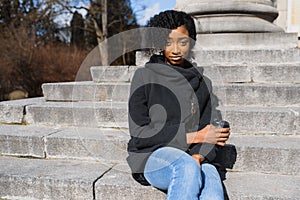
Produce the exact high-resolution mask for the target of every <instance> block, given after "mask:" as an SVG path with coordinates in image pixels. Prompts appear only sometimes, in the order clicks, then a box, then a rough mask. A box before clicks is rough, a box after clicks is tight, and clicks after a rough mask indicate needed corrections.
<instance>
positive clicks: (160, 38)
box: [146, 10, 197, 49]
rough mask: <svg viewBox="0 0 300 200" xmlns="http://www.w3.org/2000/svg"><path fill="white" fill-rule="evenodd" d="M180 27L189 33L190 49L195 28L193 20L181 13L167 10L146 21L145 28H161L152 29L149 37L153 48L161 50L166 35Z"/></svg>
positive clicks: (194, 35) (194, 36)
mask: <svg viewBox="0 0 300 200" xmlns="http://www.w3.org/2000/svg"><path fill="white" fill-rule="evenodd" d="M180 26H185V28H186V29H187V30H188V32H189V37H190V42H191V49H192V48H193V47H194V45H195V42H196V36H197V33H196V27H195V23H194V20H193V18H192V17H191V16H190V15H189V14H187V13H185V12H182V11H175V10H167V11H163V12H160V13H159V14H157V15H154V16H153V17H152V18H150V20H149V21H148V23H147V25H146V27H153V28H161V29H154V30H153V31H150V32H151V36H149V37H150V38H148V39H150V40H151V42H152V45H153V47H154V48H156V49H157V48H159V49H163V47H164V45H165V42H166V41H167V38H168V35H169V34H170V32H171V31H172V30H173V29H177V28H178V27H180Z"/></svg>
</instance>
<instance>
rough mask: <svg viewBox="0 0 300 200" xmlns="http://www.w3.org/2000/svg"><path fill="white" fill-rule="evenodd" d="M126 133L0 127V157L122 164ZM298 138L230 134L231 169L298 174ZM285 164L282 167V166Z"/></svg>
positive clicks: (299, 138)
mask: <svg viewBox="0 0 300 200" xmlns="http://www.w3.org/2000/svg"><path fill="white" fill-rule="evenodd" d="M128 140H129V133H128V130H125V129H100V128H51V127H40V126H20V125H0V154H2V155H7V156H22V157H26V156H27V157H36V158H47V159H80V160H97V161H110V162H119V161H122V162H126V160H125V159H126V157H127V142H128ZM299 142H300V137H299V136H258V135H256V136H251V135H236V134H234V133H232V134H231V138H230V140H229V142H228V143H229V144H234V145H235V146H236V148H237V152H238V157H237V161H236V163H235V165H234V170H238V171H255V172H264V173H277V174H290V175H300V169H299V166H300V159H299V158H298V157H299V156H297V155H299V154H300V146H299ZM282 163H285V165H282Z"/></svg>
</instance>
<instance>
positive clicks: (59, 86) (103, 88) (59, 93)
mask: <svg viewBox="0 0 300 200" xmlns="http://www.w3.org/2000/svg"><path fill="white" fill-rule="evenodd" d="M129 88H130V83H123V82H119V83H118V82H104V83H95V82H92V81H86V82H65V83H46V84H43V85H42V89H43V94H44V97H45V100H47V101H123V102H125V101H128V98H129Z"/></svg>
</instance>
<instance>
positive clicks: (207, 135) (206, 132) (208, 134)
mask: <svg viewBox="0 0 300 200" xmlns="http://www.w3.org/2000/svg"><path fill="white" fill-rule="evenodd" d="M229 135H230V128H216V127H215V126H213V125H207V126H206V127H205V128H203V129H201V130H200V131H197V132H193V133H188V134H187V143H188V144H192V143H203V142H206V143H211V144H217V145H220V146H224V145H225V144H226V141H227V140H228V138H229Z"/></svg>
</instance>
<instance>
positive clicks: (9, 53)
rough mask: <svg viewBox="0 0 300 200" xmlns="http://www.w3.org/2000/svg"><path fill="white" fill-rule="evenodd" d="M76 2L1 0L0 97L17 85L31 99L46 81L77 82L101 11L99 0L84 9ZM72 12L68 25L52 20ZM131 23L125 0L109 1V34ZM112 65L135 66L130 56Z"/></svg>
mask: <svg viewBox="0 0 300 200" xmlns="http://www.w3.org/2000/svg"><path fill="white" fill-rule="evenodd" d="M74 2H77V3H78V2H80V1H78V0H77V1H64V0H22V1H21V0H0V44H1V47H2V48H0V59H1V63H0V70H1V74H0V101H1V100H6V99H7V95H8V93H10V92H12V91H14V90H16V89H22V90H25V91H27V92H28V93H29V97H35V96H41V95H42V91H41V84H43V83H45V82H57V81H74V80H75V76H76V73H77V71H78V69H79V67H80V65H81V64H82V62H83V60H84V59H85V57H86V56H87V54H88V52H89V51H90V50H92V49H93V48H94V47H95V46H97V44H98V43H97V39H98V38H97V37H96V28H97V27H98V28H99V27H102V24H101V17H102V13H101V11H102V10H101V1H100V0H95V1H93V0H90V1H89V3H90V7H87V8H86V7H84V8H83V7H82V8H79V7H76V5H77V4H76V3H74ZM80 9H86V10H87V13H88V15H87V16H81V15H80V14H79V13H77V12H76V10H77V11H79V10H80ZM70 13H71V14H74V18H73V20H74V21H73V23H72V27H65V26H62V25H61V24H56V23H55V19H56V18H57V17H58V16H61V15H63V14H70ZM92 21H94V22H96V24H97V26H95V23H92ZM135 27H137V23H136V20H135V16H134V14H133V13H132V10H131V8H130V1H129V0H112V1H108V26H107V28H108V35H107V36H108V37H109V36H112V35H114V34H117V33H119V32H122V31H124V30H128V29H131V28H135ZM63 30H70V31H71V32H72V37H71V40H70V41H71V44H69V43H65V41H62V40H61V39H60V38H59V36H60V33H61V31H63ZM100 31H101V30H100ZM103 37H105V36H103ZM98 41H99V40H98ZM122 48H126V45H125V46H123V47H122ZM114 64H134V54H128V55H126V56H125V57H122V58H120V59H118V60H117V61H115V62H114Z"/></svg>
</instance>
